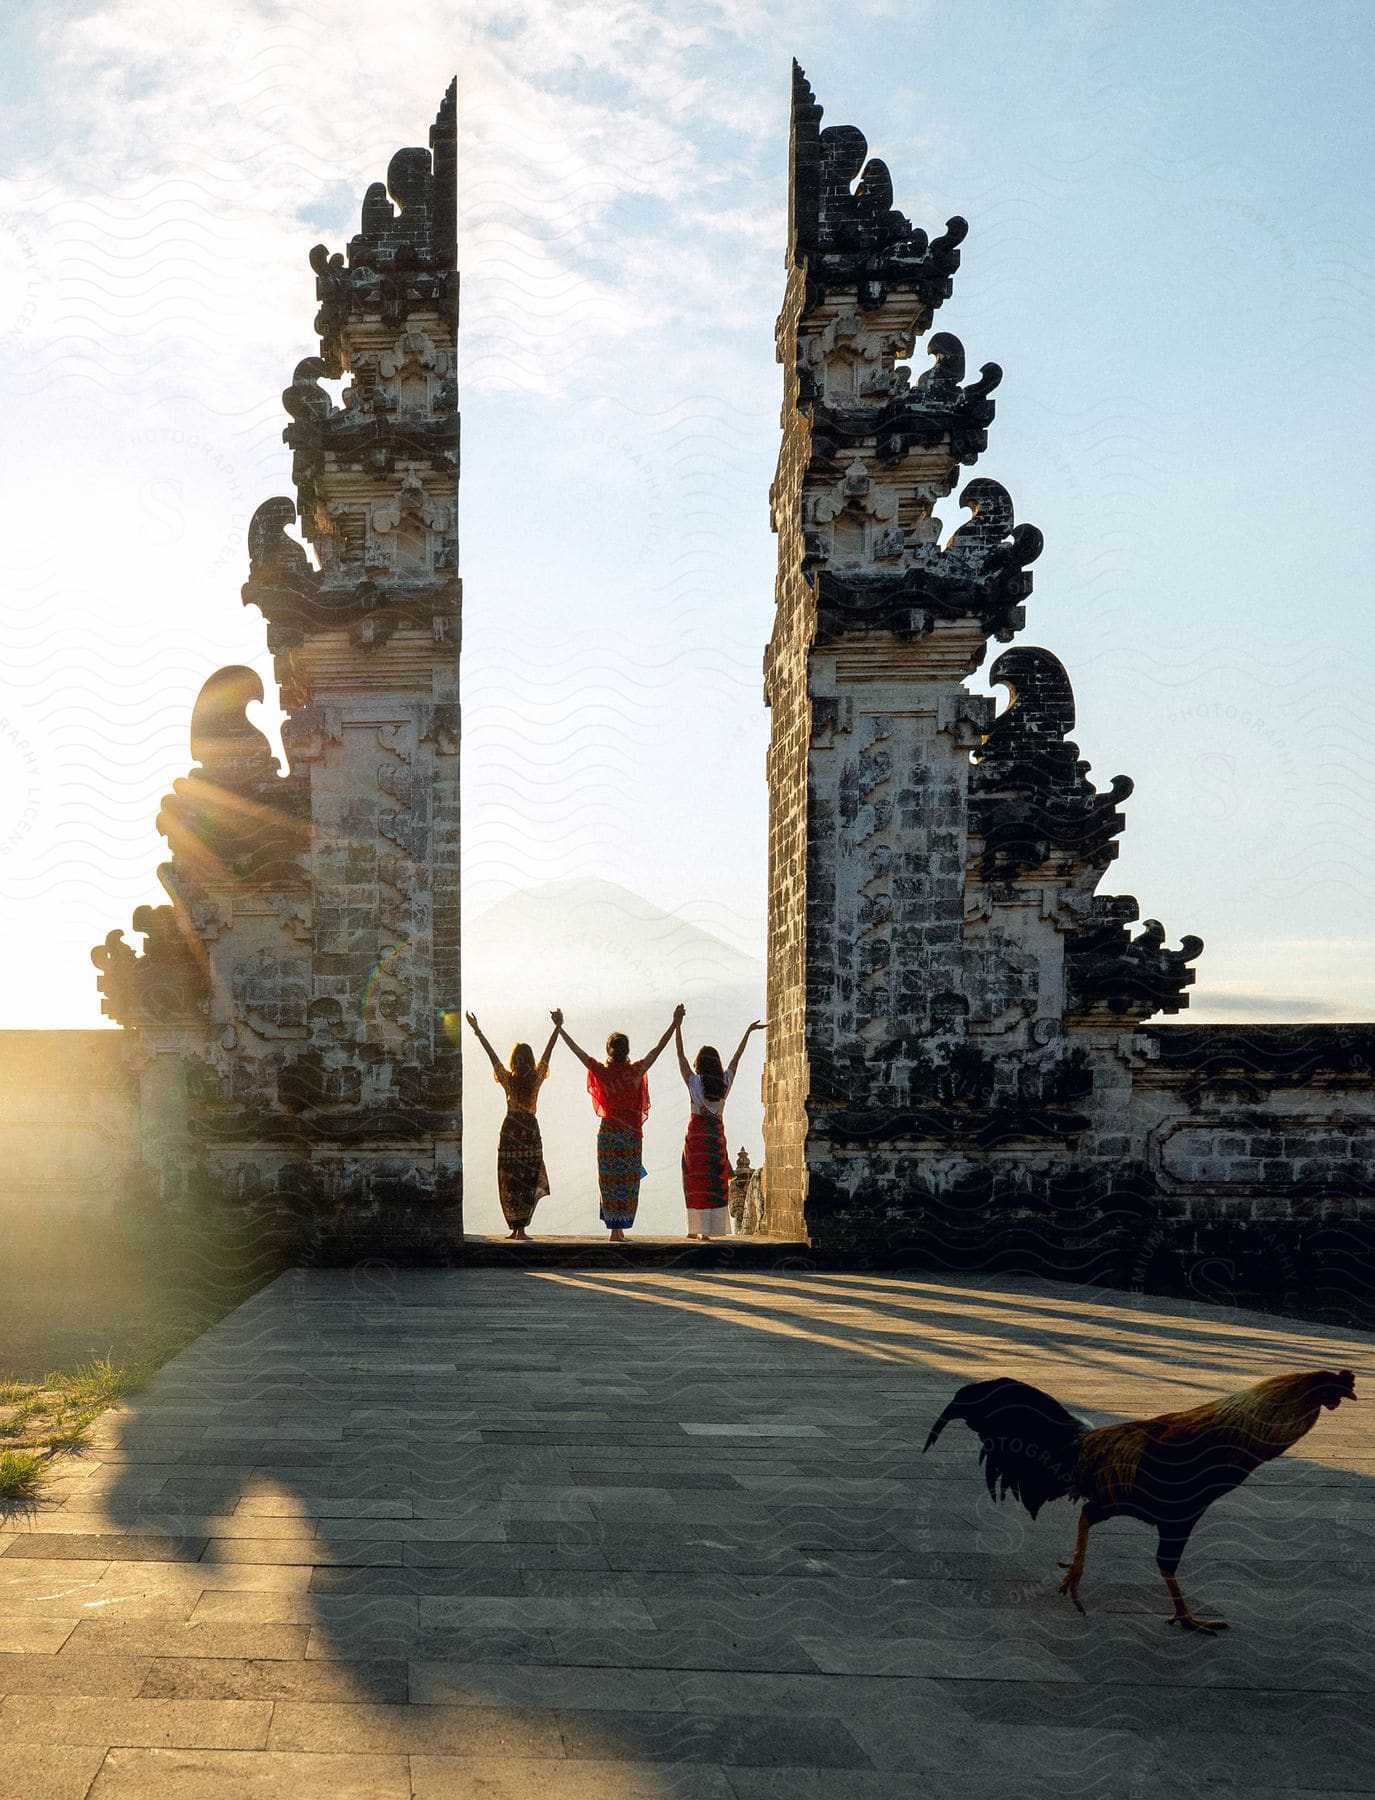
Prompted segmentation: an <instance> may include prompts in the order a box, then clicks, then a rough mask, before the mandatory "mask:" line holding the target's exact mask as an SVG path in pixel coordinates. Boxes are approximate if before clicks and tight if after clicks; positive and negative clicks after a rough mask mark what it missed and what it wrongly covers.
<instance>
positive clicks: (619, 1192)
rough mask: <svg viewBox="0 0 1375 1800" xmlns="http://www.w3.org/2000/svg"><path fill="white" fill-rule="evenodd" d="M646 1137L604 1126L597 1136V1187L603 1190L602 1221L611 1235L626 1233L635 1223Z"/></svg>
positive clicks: (635, 1132)
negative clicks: (611, 1232)
mask: <svg viewBox="0 0 1375 1800" xmlns="http://www.w3.org/2000/svg"><path fill="white" fill-rule="evenodd" d="M643 1154H644V1137H643V1136H642V1134H641V1133H640V1132H638V1131H621V1130H618V1129H617V1128H616V1127H615V1126H614V1125H608V1124H606V1122H605V1121H603V1123H602V1127H601V1129H600V1131H598V1133H597V1183H598V1185H599V1187H600V1188H601V1193H602V1205H601V1220H602V1224H603V1225H605V1226H606V1228H607V1229H608V1230H609V1231H625V1230H627V1229H628V1228H629V1227H630V1226H631V1225H633V1224H634V1223H635V1209H636V1207H637V1206H638V1205H639V1204H640V1182H641V1181H642V1179H643V1178H644V1168H643V1166H642V1163H641V1157H642V1156H643Z"/></svg>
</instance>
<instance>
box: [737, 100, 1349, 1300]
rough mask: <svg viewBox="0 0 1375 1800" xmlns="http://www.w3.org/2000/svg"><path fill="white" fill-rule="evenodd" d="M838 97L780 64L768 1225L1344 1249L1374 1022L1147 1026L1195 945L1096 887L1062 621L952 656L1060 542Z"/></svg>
mask: <svg viewBox="0 0 1375 1800" xmlns="http://www.w3.org/2000/svg"><path fill="white" fill-rule="evenodd" d="M821 118H822V110H821V108H820V106H818V105H817V103H816V101H815V99H814V98H813V95H812V92H811V89H810V87H809V86H808V84H807V81H806V79H805V77H804V76H803V73H802V71H801V70H800V69H798V68H797V67H796V65H794V73H793V105H792V133H791V145H790V192H789V200H790V204H789V226H788V251H787V265H788V277H787V287H786V291H785V294H784V299H783V309H782V313H781V315H780V317H779V320H778V335H777V342H778V357H779V360H780V362H781V363H782V365H783V385H784V398H783V413H782V425H783V439H782V448H781V451H780V455H779V461H778V472H777V477H776V479H775V482H774V486H773V489H772V494H771V504H772V513H773V524H774V529H775V530H776V532H777V534H778V580H777V591H776V600H777V615H776V622H775V626H774V631H773V637H772V641H771V642H770V644H769V647H768V651H767V654H766V657H765V697H766V700H767V702H768V705H769V707H770V709H771V714H772V722H771V741H770V748H769V761H768V779H769V799H770V823H769V952H768V974H769V1016H768V1026H769V1036H768V1065H767V1070H766V1074H765V1101H766V1117H765V1133H764V1135H765V1169H766V1192H767V1203H766V1211H765V1221H766V1229H767V1230H768V1231H770V1232H771V1233H772V1234H774V1235H776V1236H784V1237H806V1238H808V1239H809V1240H810V1241H811V1242H812V1243H813V1244H814V1245H816V1246H817V1247H818V1248H819V1249H822V1250H824V1251H830V1252H838V1253H842V1254H861V1255H864V1256H868V1257H883V1256H886V1255H890V1254H894V1253H907V1252H908V1251H913V1252H917V1253H920V1254H923V1255H926V1256H929V1257H932V1258H934V1259H936V1260H940V1261H959V1260H962V1259H963V1258H965V1257H966V1256H972V1257H976V1258H978V1259H980V1260H987V1258H988V1257H989V1256H990V1255H992V1256H994V1257H995V1258H996V1257H997V1256H998V1255H1001V1254H1003V1253H1004V1252H1006V1253H1007V1254H1008V1255H1009V1256H1012V1255H1015V1256H1017V1257H1018V1258H1019V1259H1021V1260H1025V1259H1026V1257H1027V1256H1028V1255H1031V1256H1032V1257H1034V1258H1037V1259H1039V1260H1041V1261H1044V1262H1050V1263H1054V1264H1063V1263H1065V1262H1070V1263H1072V1264H1073V1265H1074V1266H1075V1267H1076V1268H1079V1269H1084V1268H1093V1267H1100V1268H1101V1267H1106V1266H1108V1265H1109V1264H1110V1265H1111V1266H1114V1267H1116V1268H1117V1269H1119V1270H1121V1269H1122V1267H1123V1266H1124V1262H1125V1265H1126V1266H1132V1265H1133V1258H1135V1259H1136V1260H1137V1261H1138V1262H1139V1261H1140V1259H1141V1258H1143V1257H1144V1258H1146V1259H1149V1257H1150V1255H1151V1253H1152V1246H1153V1245H1154V1244H1157V1243H1168V1244H1171V1245H1174V1244H1180V1245H1192V1246H1193V1247H1194V1248H1195V1249H1207V1248H1208V1247H1210V1246H1212V1247H1217V1246H1225V1245H1227V1244H1228V1243H1231V1242H1234V1241H1235V1240H1236V1238H1237V1236H1238V1235H1239V1234H1240V1235H1241V1236H1245V1235H1246V1234H1248V1233H1250V1234H1252V1235H1255V1234H1256V1233H1257V1230H1258V1227H1257V1221H1258V1220H1270V1221H1273V1222H1281V1234H1280V1236H1281V1238H1283V1240H1284V1241H1288V1240H1289V1238H1290V1237H1292V1232H1291V1231H1290V1224H1292V1222H1293V1221H1294V1220H1295V1219H1299V1220H1301V1222H1302V1223H1303V1225H1304V1227H1305V1229H1306V1230H1308V1231H1309V1233H1310V1237H1311V1234H1312V1230H1313V1229H1314V1228H1317V1227H1321V1228H1323V1229H1330V1231H1331V1232H1333V1233H1335V1234H1337V1236H1339V1237H1340V1236H1342V1235H1343V1234H1345V1236H1344V1238H1343V1241H1344V1242H1347V1243H1348V1244H1349V1243H1350V1242H1352V1241H1354V1239H1353V1237H1352V1233H1353V1232H1355V1233H1356V1234H1357V1235H1359V1232H1358V1230H1357V1228H1358V1227H1359V1228H1360V1230H1364V1229H1365V1226H1364V1223H1363V1222H1364V1221H1366V1220H1368V1219H1369V1218H1370V1217H1372V1216H1375V1205H1372V1203H1371V1202H1372V1196H1375V1084H1373V1083H1372V1076H1371V1069H1372V1067H1375V1029H1372V1028H1370V1027H1365V1026H1351V1027H1326V1028H1324V1027H1311V1026H1249V1025H1248V1026H1212V1027H1183V1026H1169V1025H1149V1026H1148V1025H1147V1024H1146V1023H1145V1022H1146V1021H1147V1020H1148V1019H1151V1018H1152V1017H1153V1016H1154V1015H1157V1014H1161V1013H1164V1014H1169V1013H1176V1012H1179V1011H1180V1010H1181V1009H1183V1008H1184V1007H1185V1006H1186V1005H1187V1004H1188V989H1189V986H1190V984H1191V983H1192V982H1193V980H1194V964H1195V962H1196V961H1197V959H1198V957H1199V954H1200V952H1201V951H1202V949H1203V945H1202V942H1201V940H1200V939H1198V938H1197V937H1189V936H1184V937H1182V938H1181V939H1180V940H1179V943H1178V947H1173V946H1172V945H1171V944H1170V943H1169V942H1168V940H1167V934H1166V932H1165V930H1164V928H1163V927H1162V926H1161V925H1159V924H1158V923H1157V922H1156V921H1155V920H1153V919H1147V920H1145V921H1143V922H1140V923H1138V916H1139V915H1138V907H1137V903H1136V901H1135V900H1134V899H1131V898H1130V897H1128V896H1125V895H1114V894H1103V893H1100V892H1099V891H1098V889H1099V884H1100V882H1101V881H1102V880H1103V877H1104V875H1105V874H1106V872H1107V870H1108V867H1109V865H1110V863H1111V862H1112V860H1113V858H1114V857H1115V855H1116V854H1117V846H1116V842H1115V840H1116V838H1117V836H1118V834H1119V833H1120V832H1121V831H1122V829H1123V826H1124V823H1125V819H1124V815H1123V812H1122V810H1121V809H1122V804H1123V802H1124V801H1125V800H1126V799H1127V798H1128V796H1129V795H1130V793H1131V791H1132V784H1131V782H1130V781H1129V780H1127V779H1126V777H1124V776H1117V777H1115V778H1114V779H1113V780H1112V781H1111V782H1110V783H1108V784H1107V786H1106V787H1100V786H1099V785H1098V784H1096V783H1095V782H1094V781H1093V780H1091V779H1090V775H1089V767H1090V765H1089V764H1088V763H1087V762H1086V761H1084V760H1083V758H1082V757H1081V756H1080V753H1079V748H1078V746H1077V745H1076V744H1075V743H1074V742H1072V741H1071V733H1072V732H1073V730H1074V722H1075V720H1074V695H1073V691H1072V689H1071V686H1070V682H1069V677H1068V676H1067V675H1066V673H1065V670H1064V668H1063V667H1062V666H1061V664H1060V663H1059V662H1058V661H1057V660H1056V658H1055V657H1054V656H1053V655H1052V654H1051V652H1050V651H1049V650H1043V649H1038V648H1033V647H1031V646H1029V645H1016V646H1014V647H1012V648H1008V649H1005V650H1002V651H1001V652H1000V653H999V654H998V656H997V658H996V660H995V661H994V663H993V664H992V667H991V669H990V670H989V675H990V678H991V680H992V682H993V683H994V684H996V685H999V686H1001V687H1002V688H1004V689H1005V690H1006V694H1007V703H1006V705H1005V707H1004V708H1003V710H1002V711H1000V712H997V711H995V705H994V702H993V701H992V700H989V699H987V698H984V697H982V696H979V695H976V694H973V693H971V692H970V691H969V689H968V688H967V687H966V686H965V678H966V677H967V676H968V675H970V674H971V673H972V672H973V671H974V670H975V669H977V668H979V667H980V666H981V665H982V663H983V661H984V657H985V654H986V652H987V649H988V645H989V641H990V639H991V640H994V641H996V642H997V643H998V644H1009V645H1011V644H1012V642H1013V640H1014V639H1015V638H1016V637H1017V635H1018V634H1019V633H1020V632H1021V630H1022V628H1023V625H1024V623H1025V619H1026V612H1027V606H1028V602H1029V600H1030V596H1031V593H1032V566H1033V565H1034V563H1035V561H1036V558H1037V556H1038V554H1039V553H1040V550H1041V548H1042V539H1041V534H1040V532H1039V531H1038V530H1037V529H1036V527H1035V526H1034V525H1032V524H1028V523H1026V522H1024V521H1020V520H1019V519H1018V518H1017V516H1016V513H1015V511H1014V507H1013V502H1012V499H1011V497H1010V496H1009V494H1008V493H1007V490H1006V489H1005V488H1003V487H1002V486H1000V485H999V483H998V482H997V481H996V480H993V479H990V478H989V477H988V476H986V475H978V476H974V477H968V476H966V474H965V473H964V472H965V471H966V470H967V469H969V468H971V467H972V465H973V464H975V463H976V462H977V461H978V460H979V459H980V458H981V457H982V455H983V453H984V451H985V449H986V447H987V442H988V430H989V426H990V425H991V423H992V421H993V415H994V404H995V403H994V398H993V396H994V391H995V390H996V389H997V387H998V385H999V383H1000V381H1001V379H1002V371H1001V370H1000V369H999V367H998V366H997V364H996V363H992V362H985V363H983V364H982V365H981V367H980V368H979V369H978V370H977V372H975V373H973V374H971V373H970V371H969V369H968V368H967V366H966V354H965V350H964V346H963V345H962V344H961V342H960V340H959V339H958V338H957V337H955V336H954V335H953V334H952V333H951V332H948V331H938V332H934V333H932V332H931V326H932V322H933V319H934V315H935V312H936V309H937V308H938V307H939V306H941V304H942V303H943V302H944V301H945V300H947V299H948V298H949V296H950V293H951V288H952V283H953V278H954V276H955V273H956V270H957V269H958V268H959V264H960V247H961V244H962V243H963V241H964V238H965V236H966V232H967V230H968V227H967V225H966V223H965V221H964V220H963V219H959V218H955V219H951V220H949V221H948V223H947V224H946V226H945V228H944V230H942V231H941V232H940V233H939V234H938V235H937V236H935V237H931V238H928V236H927V234H926V233H925V232H924V231H921V230H918V229H917V228H915V227H914V226H913V225H912V224H911V223H910V222H909V221H908V220H907V219H906V218H905V217H904V216H903V215H902V214H901V213H900V212H898V211H896V210H895V208H894V205H893V193H892V184H891V181H890V178H889V174H888V170H887V168H886V167H885V166H884V164H883V163H882V162H879V161H878V160H876V159H872V158H870V157H869V156H868V152H867V147H866V144H865V140H864V138H863V136H862V135H861V133H860V132H859V131H857V130H855V129H854V127H852V126H830V127H828V128H825V129H823V128H822V123H821ZM928 333H930V335H927V334H928ZM908 359H914V363H913V365H912V366H909V360H908ZM961 484H962V485H961ZM956 493H957V498H958V504H959V506H960V507H961V508H962V509H963V511H964V513H965V514H966V515H967V517H966V519H965V522H964V523H962V524H960V525H959V526H958V528H957V529H955V530H954V531H953V532H948V533H947V532H946V530H945V529H944V528H943V527H942V525H941V524H940V523H939V522H938V520H937V518H936V516H935V509H936V508H937V506H939V505H940V504H941V502H943V501H945V500H946V499H947V497H948V496H950V495H952V494H956ZM943 537H944V541H942V538H943ZM1283 1222H1288V1223H1283ZM1276 1241H1277V1242H1278V1241H1280V1239H1279V1238H1277V1239H1276ZM1362 1241H1363V1242H1364V1241H1368V1240H1365V1239H1363V1240H1362ZM1105 1258H1106V1259H1107V1260H1106V1262H1105V1261H1104V1259H1105Z"/></svg>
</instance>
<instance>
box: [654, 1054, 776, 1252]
mask: <svg viewBox="0 0 1375 1800" xmlns="http://www.w3.org/2000/svg"><path fill="white" fill-rule="evenodd" d="M763 1029H764V1022H763V1020H762V1019H756V1020H755V1021H754V1023H753V1025H750V1026H749V1027H747V1029H746V1031H745V1035H744V1037H742V1038H741V1040H740V1042H739V1044H738V1046H737V1047H736V1051H735V1055H734V1056H733V1057H731V1059H730V1062H729V1063H728V1064H727V1066H726V1067H725V1068H724V1069H723V1068H722V1067H721V1052H720V1051H719V1050H717V1049H716V1047H715V1046H714V1045H712V1044H703V1045H702V1048H701V1049H700V1050H699V1051H698V1052H697V1055H696V1058H695V1059H694V1061H693V1065H692V1067H691V1068H689V1067H688V1059H687V1053H686V1052H685V1051H684V1049H683V1022H682V1020H681V1019H679V1021H678V1024H677V1026H676V1028H675V1030H674V1033H673V1041H674V1043H675V1045H676V1046H677V1050H678V1072H679V1073H680V1074H681V1076H682V1077H683V1080H684V1082H685V1083H686V1085H687V1091H688V1102H689V1105H690V1107H691V1114H692V1116H691V1117H690V1118H689V1120H688V1128H687V1137H686V1139H685V1140H684V1143H683V1198H684V1200H685V1201H686V1202H687V1227H688V1228H687V1234H688V1236H689V1237H690V1238H697V1239H700V1241H701V1242H702V1243H705V1242H706V1241H707V1239H708V1238H712V1237H726V1236H728V1235H729V1233H730V1157H729V1155H728V1154H727V1151H726V1123H725V1118H724V1116H723V1115H724V1114H725V1110H726V1095H727V1094H728V1093H729V1092H730V1090H731V1083H732V1082H733V1081H734V1080H735V1071H736V1070H737V1069H738V1068H739V1066H740V1058H741V1057H742V1056H743V1055H744V1054H745V1046H746V1044H748V1043H749V1041H750V1038H751V1036H752V1035H753V1033H754V1032H756V1031H762V1030H763Z"/></svg>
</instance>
